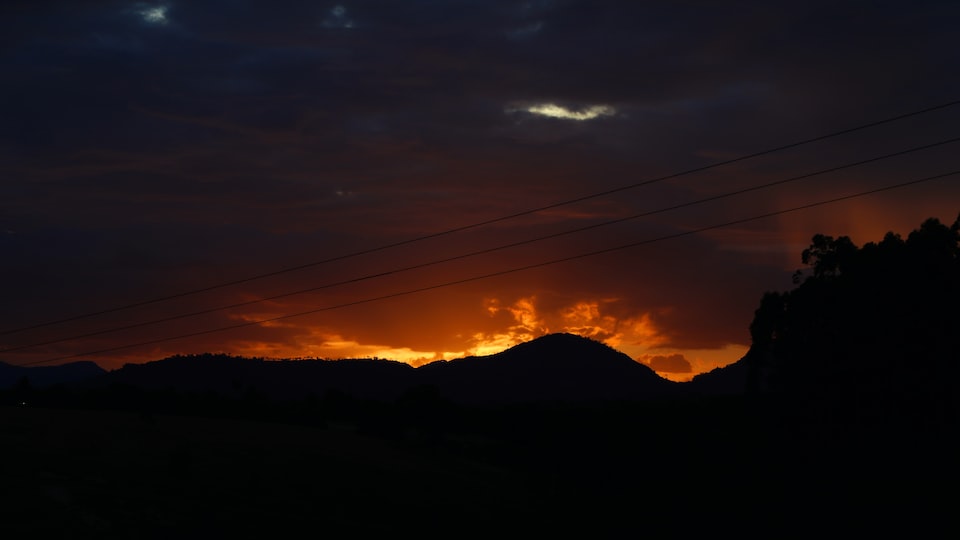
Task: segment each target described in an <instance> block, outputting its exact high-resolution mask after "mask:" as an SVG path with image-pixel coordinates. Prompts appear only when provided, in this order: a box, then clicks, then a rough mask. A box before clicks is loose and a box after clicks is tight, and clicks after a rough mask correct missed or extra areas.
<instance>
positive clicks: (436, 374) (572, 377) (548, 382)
mask: <svg viewBox="0 0 960 540" xmlns="http://www.w3.org/2000/svg"><path fill="white" fill-rule="evenodd" d="M418 375H420V376H421V377H422V378H423V382H424V383H426V384H432V385H435V386H437V387H439V388H440V389H441V390H442V392H443V393H444V394H445V395H446V396H447V397H448V398H450V399H455V400H462V401H467V402H475V403H491V402H492V403H497V402H501V403H502V402H507V403H517V402H524V401H585V400H587V401H597V400H636V399H649V398H657V397H662V396H665V395H668V394H670V393H671V392H673V391H675V388H676V383H673V382H670V381H667V380H665V379H663V378H661V377H660V376H658V375H657V374H656V373H654V372H653V370H651V369H650V368H649V367H647V366H645V365H643V364H640V363H638V362H636V361H635V360H633V359H632V358H630V357H629V356H627V355H626V354H624V353H622V352H619V351H617V350H615V349H613V348H611V347H609V346H607V345H605V344H603V343H600V342H598V341H595V340H592V339H589V338H584V337H581V336H577V335H573V334H566V333H560V334H550V335H546V336H543V337H540V338H537V339H534V340H532V341H529V342H526V343H521V344H519V345H516V346H514V347H511V348H510V349H507V350H505V351H503V352H500V353H497V354H493V355H489V356H481V357H466V358H461V359H457V360H451V361H448V362H434V363H431V364H427V365H425V366H422V367H420V368H419V369H418Z"/></svg>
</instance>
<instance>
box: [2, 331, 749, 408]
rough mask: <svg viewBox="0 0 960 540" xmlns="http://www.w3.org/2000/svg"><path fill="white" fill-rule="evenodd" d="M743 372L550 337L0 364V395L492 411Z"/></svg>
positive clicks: (724, 380) (672, 390) (629, 395)
mask: <svg viewBox="0 0 960 540" xmlns="http://www.w3.org/2000/svg"><path fill="white" fill-rule="evenodd" d="M741 362H742V361H741ZM743 373H744V370H743V369H742V368H740V369H738V368H736V367H735V366H731V367H728V368H725V369H723V370H715V371H714V372H711V373H709V374H703V375H700V376H698V377H696V378H695V379H694V381H691V382H689V383H676V382H672V381H668V380H666V379H663V378H661V377H660V376H658V375H657V374H656V373H655V372H654V371H653V370H651V369H650V368H649V367H647V366H645V365H643V364H640V363H638V362H636V361H635V360H633V359H632V358H630V357H629V356H627V355H626V354H624V353H622V352H619V351H617V350H615V349H613V348H611V347H609V346H607V345H605V344H603V343H600V342H598V341H595V340H592V339H589V338H584V337H580V336H576V335H572V334H550V335H546V336H543V337H540V338H537V339H535V340H532V341H529V342H527V343H522V344H520V345H517V346H515V347H512V348H510V349H508V350H505V351H503V352H500V353H497V354H493V355H489V356H476V357H466V358H460V359H457V360H451V361H438V362H433V363H430V364H427V365H424V366H420V367H418V368H414V367H412V366H410V365H408V364H404V363H401V362H395V361H390V360H370V359H352V360H262V359H251V358H241V357H235V356H229V355H214V354H203V355H190V356H174V357H170V358H166V359H163V360H158V361H154V362H148V363H145V364H127V365H125V366H124V367H122V368H120V369H117V370H113V371H109V372H108V371H105V370H103V369H101V368H100V367H99V366H97V365H96V364H95V363H93V362H76V363H72V364H65V365H62V366H51V367H32V368H27V367H17V366H11V365H8V364H3V363H0V388H11V387H13V386H14V385H16V384H18V382H19V381H21V380H23V378H24V377H27V378H28V380H29V382H30V385H31V386H32V387H35V388H42V387H47V386H52V385H56V384H65V385H82V386H84V387H101V386H107V385H111V384H125V385H131V386H135V387H140V388H144V389H152V390H166V389H170V390H176V391H187V392H201V393H202V392H214V393H217V394H219V395H224V396H242V395H244V394H245V393H250V392H256V393H259V394H262V395H264V396H267V397H270V398H273V399H281V400H283V399H302V398H305V397H307V396H309V395H311V394H312V395H316V396H322V395H324V394H325V393H327V392H328V391H337V392H341V393H343V394H347V395H350V396H353V397H356V398H366V399H386V400H392V399H396V398H398V397H400V396H401V395H403V394H404V393H405V392H408V391H409V390H411V389H413V388H417V387H423V386H430V387H433V388H435V389H436V390H437V391H438V392H439V393H440V395H441V396H443V397H445V398H447V399H450V400H452V401H456V402H462V403H474V404H480V403H490V404H493V403H518V402H537V401H596V400H638V399H649V398H660V397H668V396H676V395H687V394H690V393H695V394H724V393H738V392H742V390H743V388H744V376H743Z"/></svg>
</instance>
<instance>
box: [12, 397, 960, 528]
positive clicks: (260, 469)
mask: <svg viewBox="0 0 960 540" xmlns="http://www.w3.org/2000/svg"><path fill="white" fill-rule="evenodd" d="M747 404H748V402H746V401H744V399H743V398H740V397H735V398H711V399H700V400H697V399H688V400H682V401H672V402H654V403H630V404H606V405H602V406H601V405H596V406H587V405H578V406H569V405H567V406H563V405H552V406H545V405H538V406H513V407H504V408H499V409H494V408H487V409H480V408H476V409H465V408H459V409H455V410H451V411H447V414H445V415H440V416H434V417H433V419H432V420H429V421H427V420H424V418H425V417H424V416H423V415H420V417H417V418H413V417H411V416H409V415H407V416H403V415H396V416H393V417H392V418H393V420H392V421H391V422H388V423H386V424H383V423H381V424H370V423H365V422H357V421H349V420H344V421H342V422H340V421H337V420H336V419H331V418H329V417H327V418H326V419H324V420H323V421H322V422H314V423H313V424H314V425H305V424H306V423H307V422H303V421H302V420H303V418H302V417H301V418H299V420H298V421H297V422H294V421H291V420H285V419H283V418H279V417H275V418H272V419H268V420H264V419H260V420H252V419H244V418H224V417H219V418H213V417H203V416H190V415H165V414H147V413H138V412H127V411H117V410H70V409H63V408H38V407H9V406H8V407H2V408H0V448H2V449H3V450H2V452H3V453H2V474H3V478H4V481H3V487H2V490H3V492H2V493H3V505H2V507H0V512H2V514H3V523H2V526H3V528H4V529H6V530H7V531H10V532H12V533H14V535H13V536H7V535H4V536H5V537H7V538H14V537H18V538H23V537H25V536H26V535H28V534H29V535H31V536H33V537H45V538H108V537H109V538H170V537H177V538H211V537H227V536H257V537H264V536H271V537H276V538H281V537H291V536H293V535H294V534H296V533H299V532H300V531H308V532H309V534H310V535H311V536H324V535H327V534H332V535H336V536H344V535H362V536H368V535H372V534H384V533H386V534H390V535H394V536H396V535H401V534H402V535H404V536H406V535H407V534H408V533H409V534H413V535H420V536H441V535H442V536H447V537H479V536H488V535H490V534H498V535H510V536H516V535H517V534H526V535H536V536H538V537H540V536H543V535H556V534H562V535H564V536H569V535H570V534H580V535H583V536H588V537H592V538H596V537H623V536H633V537H639V536H653V537H656V538H660V537H671V536H673V537H690V536H694V535H696V536H701V535H703V534H709V535H724V536H726V535H728V534H735V535H741V536H748V537H765V538H769V537H791V536H807V535H809V534H815V535H817V536H821V535H823V534H827V533H829V536H831V537H835V536H838V535H840V536H843V535H847V534H849V535H856V536H857V537H862V536H864V535H868V534H873V533H879V532H893V531H898V530H899V531H902V532H903V533H904V534H907V533H909V534H911V536H914V537H924V538H931V537H950V538H956V537H957V533H958V532H960V527H958V517H957V516H958V512H957V511H956V508H957V503H958V502H960V501H958V497H957V495H956V491H955V488H956V486H957V482H956V481H957V478H958V475H957V457H956V456H957V455H960V453H958V452H957V450H958V448H957V444H956V443H955V442H954V441H953V440H952V435H953V431H954V429H955V428H954V426H948V425H943V424H938V423H934V424H930V423H924V422H922V421H916V420H908V419H898V420H892V419H887V418H872V419H863V418H860V419H856V420H852V419H850V418H846V419H841V418H839V417H830V418H827V417H823V416H822V415H819V414H820V413H818V415H814V414H812V413H809V412H804V411H800V410H796V409H795V408H794V409H793V410H792V412H786V411H788V410H790V409H791V408H790V407H786V406H784V405H782V404H775V403H773V402H772V401H769V400H762V401H755V402H750V405H749V406H747ZM396 407H399V405H397V406H396ZM384 410H386V409H384ZM407 412H409V411H407ZM404 418H405V420H402V419H404ZM297 535H299V534H297Z"/></svg>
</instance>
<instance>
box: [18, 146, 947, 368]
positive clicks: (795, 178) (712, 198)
mask: <svg viewBox="0 0 960 540" xmlns="http://www.w3.org/2000/svg"><path fill="white" fill-rule="evenodd" d="M958 141H960V137H954V138H952V139H946V140H942V141H938V142H934V143H930V144H925V145H921V146H917V147H913V148H910V149H907V150H901V151H898V152H891V153H887V154H884V155H881V156H876V157H872V158H868V159H864V160H860V161H856V162H853V163H847V164H844V165H837V166H834V167H830V168H827V169H821V170H818V171H815V172H811V173H807V174H802V175H799V176H793V177H790V178H785V179H781V180H776V181H773V182H767V183H765V184H759V185H754V186H750V187H746V188H742V189H738V190H734V191H730V192H726V193H721V194H718V195H712V196H710V197H704V198H701V199H697V200H694V201H688V202H685V203H679V204H675V205H672V206H668V207H664V208H659V209H656V210H650V211H647V212H642V213H639V214H633V215H630V216H625V217H621V218H617V219H613V220H608V221H604V222H601V223H594V224H591V225H586V226H583V227H578V228H575V229H568V230H566V231H560V232H555V233H551V234H548V235H544V236H538V237H535V238H529V239H526V240H520V241H516V242H511V243H509V244H503V245H499V246H495V247H490V248H485V249H481V250H476V251H471V252H468V253H463V254H460V255H454V256H451V257H446V258H442V259H435V260H432V261H427V262H423V263H418V264H414V265H410V266H405V267H401V268H394V269H392V270H385V271H383V272H378V273H374V274H367V275H364V276H360V277H356V278H351V279H347V280H342V281H337V282H333V283H327V284H324V285H319V286H316V287H310V288H308V289H301V290H297V291H292V292H286V293H282V294H277V295H273V296H268V297H265V298H259V299H256V300H249V301H245V302H237V303H233V304H229V305H224V306H219V307H213V308H207V309H202V310H198V311H192V312H188V313H181V314H177V315H171V316H168V317H162V318H159V319H153V320H149V321H142V322H138V323H132V324H128V325H124V326H119V327H114V328H107V329H104V330H97V331H94V332H88V333H84V334H78V335H74V336H69V337H64V338H57V339H52V340H48V341H42V342H37V343H30V344H27V345H19V346H16V347H9V348H6V349H0V353H8V352H15V351H21V350H24V349H29V348H34V347H41V346H45V345H53V344H56V343H63V342H66V341H74V340H77V339H84V338H90V337H96V336H101V335H104V334H110V333H114V332H121V331H123V330H132V329H135V328H143V327H145V326H152V325H155V324H160V323H165V322H170V321H175V320H180V319H186V318H189V317H195V316H199V315H206V314H209V313H215V312H217V311H223V310H227V309H234V308H238V307H244V306H249V305H253V304H258V303H261V302H268V301H270V300H278V299H281V298H287V297H290V296H295V295H299V294H306V293H311V292H317V291H320V290H324V289H331V288H334V287H340V286H343V285H349V284H353V283H359V282H362V281H368V280H371V279H376V278H381V277H386V276H390V275H395V274H400V273H403V272H409V271H412V270H419V269H422V268H427V267H430V266H436V265H438V264H444V263H448V262H454V261H458V260H462V259H467V258H470V257H476V256H478V255H486V254H488V253H494V252H497V251H502V250H505V249H509V248H514V247H519V246H523V245H528V244H533V243H535V242H541V241H544V240H550V239H553V238H558V237H561V236H566V235H570V234H575V233H579V232H585V231H588V230H593V229H598V228H600V227H606V226H609V225H614V224H617V223H623V222H626V221H631V220H635V219H639V218H644V217H649V216H653V215H656V214H662V213H665V212H669V211H672V210H679V209H681V208H687V207H690V206H696V205H698V204H703V203H706V202H713V201H717V200H721V199H727V198H730V197H734V196H737V195H743V194H745V193H750V192H753V191H759V190H762V189H768V188H771V187H775V186H780V185H784V184H787V183H790V182H797V181H800V180H807V179H810V178H814V177H816V176H822V175H825V174H829V173H833V172H837V171H841V170H844V169H850V168H853V167H858V166H861V165H866V164H868V163H875V162H878V161H882V160H885V159H890V158H894V157H899V156H903V155H906V154H911V153H914V152H919V151H922V150H929V149H931V148H935V147H938V146H944V145H947V144H951V143H955V142H958Z"/></svg>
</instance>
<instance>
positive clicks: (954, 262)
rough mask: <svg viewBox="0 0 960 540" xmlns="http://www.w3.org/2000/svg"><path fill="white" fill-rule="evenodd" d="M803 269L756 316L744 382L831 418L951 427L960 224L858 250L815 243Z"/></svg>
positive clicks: (929, 226) (959, 355) (931, 223)
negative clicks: (828, 412) (826, 411)
mask: <svg viewBox="0 0 960 540" xmlns="http://www.w3.org/2000/svg"><path fill="white" fill-rule="evenodd" d="M801 261H802V262H803V263H804V264H805V265H807V266H808V271H807V272H799V273H798V274H796V276H795V283H796V285H797V286H796V287H795V288H794V289H793V290H791V291H788V292H784V293H776V292H770V293H767V294H766V295H764V297H763V299H762V300H761V302H760V307H759V308H758V309H757V311H756V312H755V317H754V320H753V322H752V323H751V326H750V333H751V337H752V340H753V346H752V348H751V352H750V354H749V355H748V358H747V361H748V363H750V364H751V366H752V368H751V375H750V377H752V378H754V379H755V378H757V377H758V373H759V371H760V369H761V367H764V368H766V369H768V370H769V371H770V372H771V379H772V381H773V383H774V384H775V387H776V388H777V389H778V390H781V391H785V392H787V393H789V394H791V395H792V396H794V397H795V398H806V399H809V400H812V401H817V402H821V403H826V404H829V406H830V407H832V408H833V410H834V411H837V410H844V411H856V413H857V414H872V415H878V414H882V415H889V414H903V413H904V412H905V411H912V412H921V411H922V412H923V413H924V414H931V413H934V414H938V415H941V414H948V415H951V417H955V415H956V409H957V403H956V398H955V397H953V396H954V394H955V392H953V387H954V386H955V384H956V383H955V382H954V381H955V380H956V378H957V364H958V360H960V347H958V338H957V337H956V329H957V328H960V315H958V313H960V312H958V311H957V306H958V301H960V216H958V218H957V220H956V221H955V222H954V223H953V225H952V226H949V227H948V226H946V225H944V224H943V223H941V222H940V221H939V220H937V219H936V218H930V219H928V220H926V221H924V222H923V223H922V224H921V226H920V227H919V228H918V229H916V230H914V231H913V232H911V233H910V234H909V235H908V236H907V239H906V240H903V239H902V238H901V237H900V236H898V235H896V234H894V233H892V232H890V233H887V234H886V235H885V236H884V238H883V240H882V241H880V242H878V243H873V242H871V243H867V244H866V245H864V246H863V247H858V246H856V245H855V244H854V243H853V242H852V241H851V240H850V239H849V238H848V237H845V236H841V237H838V238H833V237H831V236H826V235H823V234H818V235H815V236H814V237H813V240H812V243H811V245H810V247H809V248H807V249H805V250H804V251H803V253H802V254H801ZM751 384H753V385H755V384H756V381H748V386H749V385H751Z"/></svg>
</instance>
